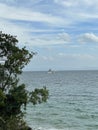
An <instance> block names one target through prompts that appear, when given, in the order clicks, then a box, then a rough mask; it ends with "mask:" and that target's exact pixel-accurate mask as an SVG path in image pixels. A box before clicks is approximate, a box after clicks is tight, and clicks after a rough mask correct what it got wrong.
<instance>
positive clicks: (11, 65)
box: [0, 32, 49, 130]
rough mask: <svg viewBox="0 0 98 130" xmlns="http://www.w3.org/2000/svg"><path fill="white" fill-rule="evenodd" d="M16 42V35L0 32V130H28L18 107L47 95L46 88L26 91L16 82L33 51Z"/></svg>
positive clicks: (44, 98) (36, 102) (34, 103)
mask: <svg viewBox="0 0 98 130" xmlns="http://www.w3.org/2000/svg"><path fill="white" fill-rule="evenodd" d="M17 43H18V40H17V38H16V36H12V35H10V34H5V33H2V32H0V130H30V129H31V128H30V127H28V126H27V124H26V122H25V121H24V120H23V117H24V113H23V111H22V109H21V108H23V109H24V110H25V109H26V107H27V104H28V103H29V102H32V103H33V105H36V104H38V103H42V102H46V101H47V99H48V95H49V93H48V90H47V89H46V87H43V88H42V89H38V88H36V89H34V90H33V91H32V92H29V91H27V89H26V86H25V84H20V83H19V75H20V74H22V72H23V68H24V67H25V65H27V64H28V63H29V62H30V59H31V58H32V57H33V56H34V55H35V53H33V52H29V51H28V50H27V49H26V47H23V48H19V47H18V46H17ZM32 87H33V86H32Z"/></svg>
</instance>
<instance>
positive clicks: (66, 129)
mask: <svg viewBox="0 0 98 130" xmlns="http://www.w3.org/2000/svg"><path fill="white" fill-rule="evenodd" d="M33 130H76V129H73V128H71V129H70V128H64V129H58V128H43V127H38V128H33Z"/></svg>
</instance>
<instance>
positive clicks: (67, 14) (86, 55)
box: [0, 0, 98, 70]
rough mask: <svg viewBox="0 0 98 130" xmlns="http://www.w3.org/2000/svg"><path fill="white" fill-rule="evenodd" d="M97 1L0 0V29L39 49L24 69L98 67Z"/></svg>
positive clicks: (30, 47)
mask: <svg viewBox="0 0 98 130" xmlns="http://www.w3.org/2000/svg"><path fill="white" fill-rule="evenodd" d="M97 12H98V1H97V0H93V1H92V0H82V1H79V0H76V1H74V0H28V1H26V0H21V1H19V0H0V31H2V32H4V33H8V34H11V35H16V36H17V39H18V40H19V43H18V46H19V47H23V46H26V48H27V49H28V50H29V51H34V52H37V53H38V54H37V55H36V56H34V58H33V59H32V60H31V62H30V64H29V65H28V66H27V67H26V68H25V70H48V69H49V68H51V69H53V70H74V69H75V70H77V69H82V70H83V69H98V51H97V50H98V13H97Z"/></svg>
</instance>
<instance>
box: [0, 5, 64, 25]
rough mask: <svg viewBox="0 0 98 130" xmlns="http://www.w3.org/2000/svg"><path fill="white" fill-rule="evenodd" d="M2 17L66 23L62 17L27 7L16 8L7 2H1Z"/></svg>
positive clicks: (54, 23) (55, 23)
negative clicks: (6, 3)
mask: <svg viewBox="0 0 98 130" xmlns="http://www.w3.org/2000/svg"><path fill="white" fill-rule="evenodd" d="M0 17H1V18H5V19H9V20H10V19H11V20H24V21H32V22H34V21H38V22H45V23H48V24H53V25H58V24H60V25H61V24H65V22H64V21H63V19H62V18H60V17H56V16H52V15H50V14H44V13H41V12H35V11H31V10H28V9H26V8H21V9H20V8H18V9H17V8H16V7H11V6H8V5H5V4H0Z"/></svg>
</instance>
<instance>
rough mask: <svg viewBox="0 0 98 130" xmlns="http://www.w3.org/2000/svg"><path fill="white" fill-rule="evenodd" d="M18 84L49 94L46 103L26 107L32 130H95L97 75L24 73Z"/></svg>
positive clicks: (75, 72) (97, 121)
mask: <svg viewBox="0 0 98 130" xmlns="http://www.w3.org/2000/svg"><path fill="white" fill-rule="evenodd" d="M21 82H23V83H25V84H26V86H27V89H28V90H30V91H31V90H33V89H34V88H36V87H37V88H41V87H43V86H46V87H47V89H48V90H49V93H50V94H49V99H48V102H47V103H43V104H40V105H36V106H33V105H32V104H28V107H27V114H26V117H25V120H26V121H27V123H28V124H29V125H30V126H31V127H32V128H33V129H34V130H98V71H58V72H55V73H52V74H49V73H47V72H24V73H23V74H22V76H21Z"/></svg>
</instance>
